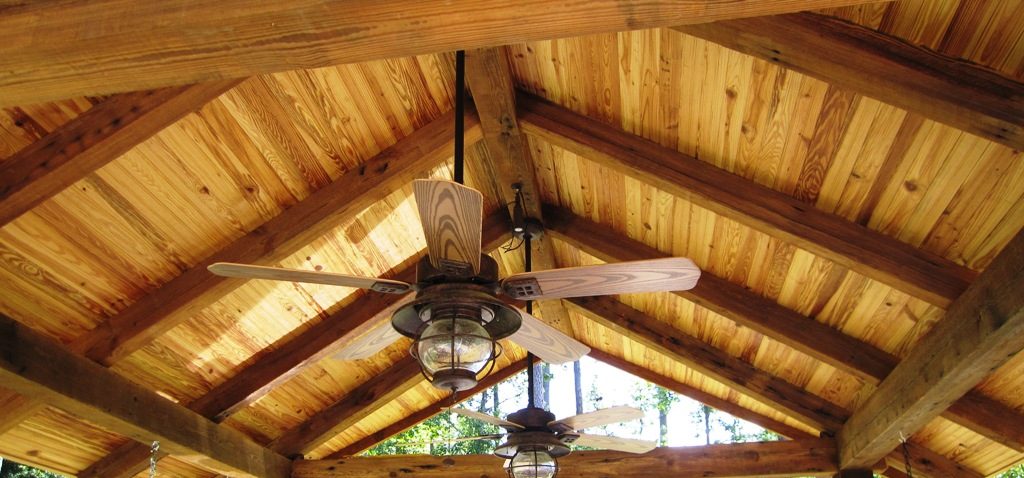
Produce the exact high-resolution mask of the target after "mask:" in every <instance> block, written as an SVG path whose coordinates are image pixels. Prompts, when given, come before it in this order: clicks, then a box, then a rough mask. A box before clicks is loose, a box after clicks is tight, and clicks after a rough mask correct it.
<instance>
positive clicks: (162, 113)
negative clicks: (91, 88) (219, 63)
mask: <svg viewBox="0 0 1024 478" xmlns="http://www.w3.org/2000/svg"><path fill="white" fill-rule="evenodd" d="M239 83H241V80H227V81H215V82H210V83H201V84H198V85H191V86H181V87H173V88H163V89H159V90H154V91H139V92H135V93H126V94H122V95H116V96H112V97H110V98H108V99H106V100H103V102H102V103H99V104H97V105H95V106H93V107H92V108H89V110H87V111H86V112H84V113H82V114H81V115H79V116H78V117H77V118H75V119H72V120H71V121H69V122H67V123H66V124H64V125H62V126H60V127H59V128H57V129H55V130H53V131H51V132H50V133H49V134H47V135H46V136H44V137H42V138H40V139H39V140H37V141H36V142H34V143H32V144H30V145H28V146H27V147H25V148H24V149H22V150H21V151H18V152H17V153H16V154H15V155H14V156H11V157H10V158H8V159H6V160H4V161H3V162H0V227H2V226H4V225H6V224H7V223H9V222H11V221H13V220H15V219H17V218H18V216H21V215H22V214H24V213H25V212H27V211H28V210H30V209H32V208H33V207H35V206H36V205H38V204H40V203H42V202H44V201H46V200H47V199H49V198H51V197H53V196H55V195H56V194H57V193H59V192H61V191H63V190H64V189H65V188H67V187H68V186H70V185H71V184H73V183H75V182H76V181H78V180H79V179H82V178H84V177H85V176H87V175H89V174H91V173H92V172H93V171H96V170H97V169H99V168H101V167H103V165H105V164H107V163H109V162H110V161H112V160H114V159H116V158H117V157H119V156H121V155H122V154H124V153H126V152H127V151H128V150H130V149H132V148H134V147H135V145H137V144H139V143H141V142H143V141H145V140H147V139H149V137H150V136H153V135H154V134H156V133H158V132H160V130H162V129H164V128H166V127H168V126H170V125H172V124H174V123H175V122H176V121H178V120H179V119H181V118H183V117H184V116H186V115H188V114H189V113H191V112H193V111H195V110H197V109H199V108H201V107H202V106H203V105H205V104H206V103H208V102H210V101H212V100H213V99H215V98H217V97H218V96H220V95H221V94H222V93H224V92H225V91H228V90H230V89H231V88H233V87H234V86H235V85H237V84H239Z"/></svg>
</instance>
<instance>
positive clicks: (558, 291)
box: [501, 257, 700, 300]
mask: <svg viewBox="0 0 1024 478" xmlns="http://www.w3.org/2000/svg"><path fill="white" fill-rule="evenodd" d="M699 278H700V269H699V268H697V266H696V265H695V264H694V263H693V261H691V260H689V259H686V258H684V257H666V258H664V259H652V260H647V261H632V262H619V263H616V264H601V265H596V266H585V267H567V268H564V269H552V270H547V271H538V272H526V273H522V274H515V275H512V276H509V277H507V278H505V280H503V281H501V288H502V289H503V290H504V291H505V293H506V294H508V295H510V296H512V297H515V298H516V299H521V300H529V299H561V298H565V297H584V296H592V295H609V294H627V293H632V292H660V291H670V290H687V289H691V288H693V286H695V285H697V279H699Z"/></svg>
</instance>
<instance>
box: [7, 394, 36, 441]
mask: <svg viewBox="0 0 1024 478" xmlns="http://www.w3.org/2000/svg"><path fill="white" fill-rule="evenodd" d="M0 405H2V407H0V409H2V410H3V414H0V435H3V434H4V433H7V431H8V430H10V429H12V428H14V427H16V426H18V425H19V424H20V423H21V422H23V421H25V420H28V419H29V418H31V417H32V416H33V415H35V414H36V413H39V412H40V411H42V410H43V409H45V408H46V404H45V403H42V402H39V401H36V400H32V399H31V398H28V397H26V396H24V395H19V394H17V393H13V392H10V391H7V390H4V391H3V392H0Z"/></svg>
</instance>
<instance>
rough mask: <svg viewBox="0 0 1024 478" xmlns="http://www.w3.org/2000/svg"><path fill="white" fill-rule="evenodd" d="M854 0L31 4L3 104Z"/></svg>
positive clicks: (12, 28)
mask: <svg viewBox="0 0 1024 478" xmlns="http://www.w3.org/2000/svg"><path fill="white" fill-rule="evenodd" d="M862 1H863V0H739V1H737V0H694V1H688V2H678V1H670V0H660V1H640V0H595V1H589V2H584V3H576V2H559V1H554V0H531V1H529V2H526V3H524V2H516V3H508V2H504V1H500V0H468V1H464V2H460V3H459V4H458V5H453V4H451V3H450V2H447V1H444V0H427V1H421V0H396V1H391V2H384V3H380V2H364V3H359V4H351V3H347V2H346V3H333V2H328V3H324V2H320V1H316V0H297V1H292V2H288V4H287V5H285V4H280V3H276V2H262V1H258V0H237V1H235V2H233V3H232V4H231V6H230V8H225V6H224V5H214V4H211V3H208V2H203V1H201V0H168V1H164V2H160V3H158V4H139V3H136V2H128V1H123V0H97V1H92V2H83V3H73V4H60V5H56V4H54V5H51V4H46V3H43V4H40V3H28V4H20V5H17V6H11V7H7V8H5V9H4V10H3V13H2V14H0V31H3V32H4V36H5V37H6V38H8V39H12V40H11V41H6V42H3V43H0V59H2V61H0V106H9V105H17V104H28V103H37V102H41V101H48V100H55V99H61V98H69V97H74V96H82V95H96V94H107V93H118V92H123V91H135V90H143V89H151V88H157V87H161V86H169V85H183V84H190V83H200V82H204V81H210V80H215V79H221V78H240V77H247V76H253V75H257V74H263V73H271V72H277V71H287V70H296V69H308V68H319V67H324V66H330V65H337V64H342V63H356V62H363V61H369V60H377V59H383V58H394V57H403V56H412V55H422V54H430V53H438V52H446V51H452V50H457V49H472V48H484V47H492V46H498V45H506V44H509V43H521V42H525V41H532V40H546V39H551V38H564V37H570V36H579V35H587V34H594V33H604V32H615V31H623V30H638V29H643V28H655V27H667V26H673V25H683V24H688V23H699V22H708V21H715V20H725V19H729V18H740V17H747V16H756V15H771V14H778V13H789V12H795V11H801V10H815V9H819V8H828V7H838V6H844V5H853V4H857V3H861V2H862ZM115 27H116V28H115Z"/></svg>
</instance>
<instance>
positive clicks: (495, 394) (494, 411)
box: [491, 384, 501, 417]
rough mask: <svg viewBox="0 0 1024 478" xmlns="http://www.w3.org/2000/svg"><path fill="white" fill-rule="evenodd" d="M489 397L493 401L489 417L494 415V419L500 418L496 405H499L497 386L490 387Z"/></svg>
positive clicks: (499, 411)
mask: <svg viewBox="0 0 1024 478" xmlns="http://www.w3.org/2000/svg"><path fill="white" fill-rule="evenodd" d="M491 397H492V398H493V400H494V401H493V404H494V405H493V406H492V407H491V415H494V416H496V417H497V416H501V407H500V406H499V405H498V404H499V403H500V402H499V401H498V384H494V386H493V387H491Z"/></svg>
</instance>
